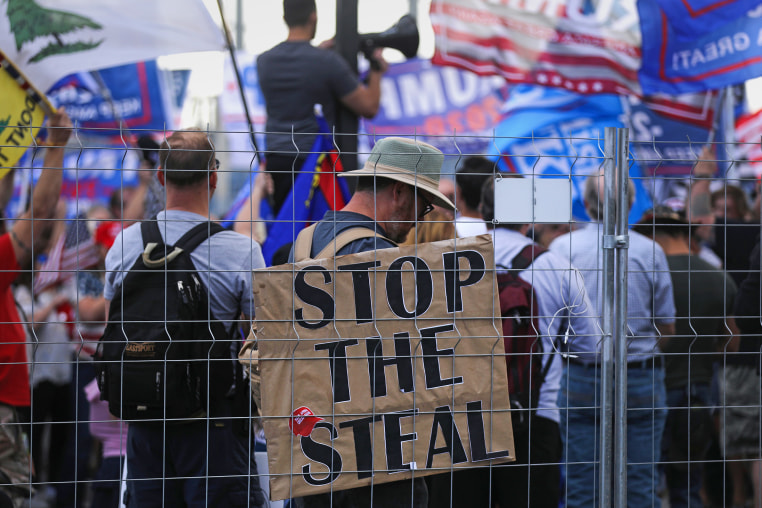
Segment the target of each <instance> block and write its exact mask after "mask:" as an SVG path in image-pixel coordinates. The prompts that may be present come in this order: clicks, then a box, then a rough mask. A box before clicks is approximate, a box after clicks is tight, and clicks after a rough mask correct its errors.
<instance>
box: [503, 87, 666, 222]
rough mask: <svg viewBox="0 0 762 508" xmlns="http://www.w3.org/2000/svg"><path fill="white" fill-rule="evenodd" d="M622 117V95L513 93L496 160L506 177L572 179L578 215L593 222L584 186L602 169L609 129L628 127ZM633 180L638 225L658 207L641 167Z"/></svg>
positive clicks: (634, 214) (560, 91) (524, 90)
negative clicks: (655, 206) (588, 211)
mask: <svg viewBox="0 0 762 508" xmlns="http://www.w3.org/2000/svg"><path fill="white" fill-rule="evenodd" d="M622 117H623V110H622V102H621V99H620V97H619V96H617V95H613V94H600V95H579V94H575V93H573V92H568V91H566V90H563V89H560V88H546V87H541V86H535V85H519V86H516V87H514V88H512V89H511V92H510V98H509V100H508V102H507V103H506V107H505V119H504V120H503V121H502V123H500V125H499V126H498V127H497V129H496V130H495V143H494V145H493V147H492V150H491V152H490V155H492V156H493V157H494V158H495V159H496V160H497V162H498V167H499V168H500V170H502V171H508V172H512V173H522V174H535V175H542V176H543V177H551V178H552V177H564V178H566V177H568V176H569V175H570V174H571V175H572V178H571V181H572V192H573V195H572V215H573V216H574V218H576V219H577V220H589V217H588V215H587V212H586V211H585V206H584V203H583V201H582V193H583V192H582V191H583V188H584V181H585V179H586V178H587V175H589V174H590V173H593V172H596V171H598V170H600V169H601V168H602V163H603V146H604V129H605V127H623V126H624V125H623V123H622ZM630 176H631V177H633V183H634V184H635V189H636V199H635V203H634V204H633V207H632V209H631V210H630V223H631V224H633V223H634V222H637V220H638V219H639V218H640V216H641V215H642V214H643V212H644V211H645V210H646V209H648V208H650V207H651V206H652V204H651V198H650V197H649V195H648V193H647V192H646V190H645V188H644V186H643V182H642V180H641V178H640V177H641V171H640V167H639V166H638V165H637V164H632V165H631V166H630Z"/></svg>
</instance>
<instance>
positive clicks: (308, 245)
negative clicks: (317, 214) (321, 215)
mask: <svg viewBox="0 0 762 508" xmlns="http://www.w3.org/2000/svg"><path fill="white" fill-rule="evenodd" d="M316 227H317V222H316V223H315V224H313V225H312V226H308V227H306V228H304V229H302V230H301V231H300V232H299V235H297V237H296V241H295V242H294V262H295V263H298V262H299V261H304V260H305V259H309V258H310V253H311V252H312V237H313V236H314V235H315V228H316Z"/></svg>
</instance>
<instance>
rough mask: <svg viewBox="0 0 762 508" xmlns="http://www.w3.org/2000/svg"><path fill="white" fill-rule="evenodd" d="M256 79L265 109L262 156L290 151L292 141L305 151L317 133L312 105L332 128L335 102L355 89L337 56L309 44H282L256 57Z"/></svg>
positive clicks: (355, 83)
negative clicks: (317, 108) (316, 105)
mask: <svg viewBox="0 0 762 508" xmlns="http://www.w3.org/2000/svg"><path fill="white" fill-rule="evenodd" d="M257 75H258V79H259V88H260V89H261V90H262V95H263V96H264V98H265V105H266V108H267V124H266V126H265V128H266V130H267V133H266V134H265V144H266V148H267V152H268V153H273V152H279V153H295V152H296V149H295V148H294V141H295V142H296V145H297V146H298V147H299V151H300V152H302V151H306V152H308V151H310V149H311V148H312V144H313V142H314V140H315V136H314V134H315V133H317V132H318V124H317V121H316V120H315V113H314V106H315V104H320V105H322V106H323V116H324V117H325V119H326V121H327V123H328V126H329V128H332V127H333V126H334V124H335V122H336V102H337V101H338V100H339V99H341V98H342V97H344V96H345V95H347V94H349V93H350V92H353V91H354V90H355V89H356V88H357V87H358V85H359V81H358V79H357V76H355V74H354V73H353V72H352V70H351V69H350V68H349V65H348V64H347V62H346V61H344V60H343V59H342V58H341V56H339V55H338V54H337V53H335V52H333V51H330V50H325V49H320V48H316V47H314V46H312V45H311V44H310V43H309V41H294V42H289V41H285V42H281V43H280V44H278V45H277V46H275V47H274V48H272V49H270V50H269V51H265V52H264V53H262V54H261V55H260V56H259V58H258V59H257ZM292 129H293V132H294V133H295V134H294V140H293V141H292V135H291V132H292ZM303 134H309V135H303Z"/></svg>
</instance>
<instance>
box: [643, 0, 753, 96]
mask: <svg viewBox="0 0 762 508" xmlns="http://www.w3.org/2000/svg"><path fill="white" fill-rule="evenodd" d="M638 11H639V13H640V23H641V27H642V32H643V65H642V67H641V69H640V72H639V76H640V82H641V85H642V87H643V93H645V94H650V93H654V92H664V93H670V94H683V93H690V92H697V91H702V90H711V89H720V88H724V87H726V86H729V85H734V84H738V83H742V82H744V81H746V80H748V79H751V78H755V77H758V76H760V75H762V40H761V39H760V34H761V33H762V6H760V4H759V2H758V1H757V0H753V1H750V0H734V1H732V2H729V1H727V0H723V1H717V0H683V1H682V2H677V1H674V0H638Z"/></svg>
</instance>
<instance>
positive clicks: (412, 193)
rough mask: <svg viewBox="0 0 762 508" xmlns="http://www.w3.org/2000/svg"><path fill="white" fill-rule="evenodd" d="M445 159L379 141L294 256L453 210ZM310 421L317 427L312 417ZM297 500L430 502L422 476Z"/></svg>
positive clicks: (358, 245)
mask: <svg viewBox="0 0 762 508" xmlns="http://www.w3.org/2000/svg"><path fill="white" fill-rule="evenodd" d="M443 161H444V155H442V152H440V151H439V150H437V149H436V148H434V147H433V146H431V145H428V144H426V143H421V142H418V141H413V140H410V139H405V138H385V139H382V140H380V141H378V142H377V143H376V145H375V146H374V147H373V151H372V152H371V154H370V157H368V161H367V162H366V163H365V166H364V167H363V168H361V169H358V170H355V171H350V172H348V173H346V176H357V177H358V180H357V189H356V191H355V194H354V195H353V196H352V199H351V200H350V201H349V203H347V205H346V206H345V207H344V208H343V209H341V210H339V211H329V212H327V213H326V214H325V216H324V217H323V220H321V221H320V222H318V223H317V224H315V225H313V226H310V227H309V228H306V229H304V230H303V231H302V232H301V233H300V234H299V237H298V238H297V240H296V243H295V244H294V248H293V250H292V251H291V256H290V260H291V261H294V260H295V261H297V262H298V261H301V260H303V259H306V258H322V257H330V256H334V255H343V254H355V253H358V252H365V251H369V250H374V249H388V248H392V247H396V245H397V243H398V242H401V241H402V240H404V239H405V237H406V236H407V234H408V232H409V231H410V230H411V229H412V228H413V227H415V225H416V222H417V221H419V220H421V219H422V218H423V216H424V215H426V214H427V213H428V212H429V211H431V209H432V208H433V205H438V206H441V207H442V208H445V209H448V210H454V209H455V205H453V204H452V201H450V200H449V199H447V197H445V196H444V194H442V193H441V192H439V190H438V185H439V172H440V170H441V168H442V162H443ZM297 411H298V410H297ZM308 417H309V415H308ZM313 418H314V417H313ZM307 423H308V424H311V425H314V422H313V421H311V420H310V419H309V418H308V419H307ZM295 501H296V506H297V507H299V508H302V507H308V508H309V507H315V506H320V507H323V506H326V507H327V506H333V507H337V508H339V507H359V506H396V507H407V506H412V507H416V508H418V507H421V508H423V507H426V506H427V504H428V491H427V488H426V483H425V482H424V480H423V478H420V477H419V478H414V479H411V480H401V481H398V482H392V483H385V484H380V485H371V486H367V487H360V488H356V489H350V490H344V491H339V492H332V493H327V494H318V495H315V496H308V497H303V498H298V499H296V500H295Z"/></svg>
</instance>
